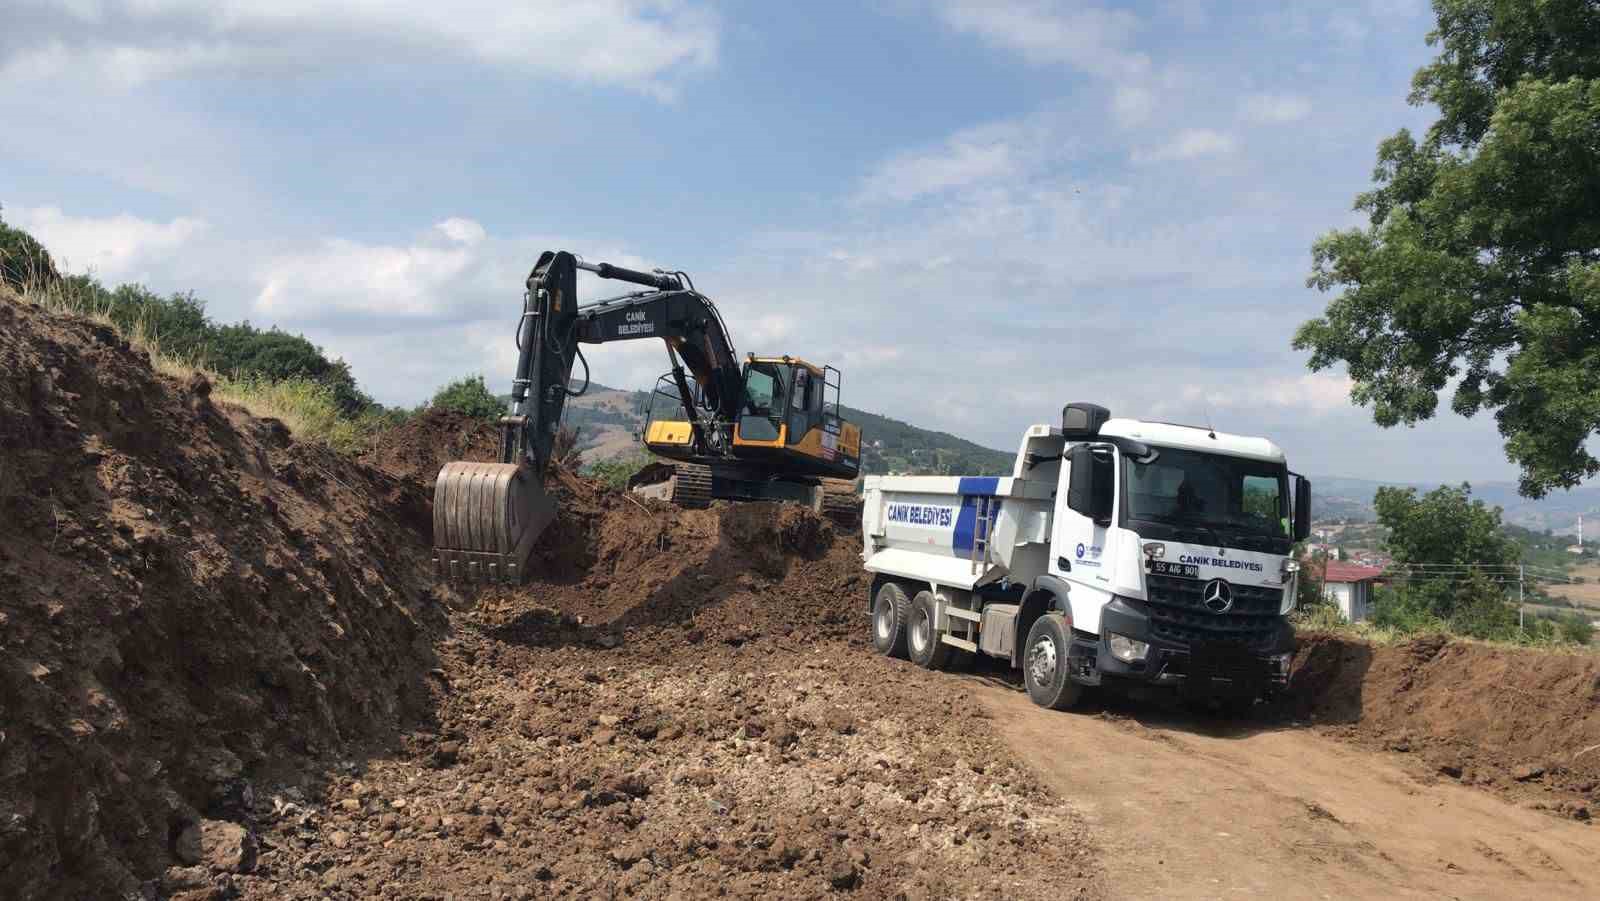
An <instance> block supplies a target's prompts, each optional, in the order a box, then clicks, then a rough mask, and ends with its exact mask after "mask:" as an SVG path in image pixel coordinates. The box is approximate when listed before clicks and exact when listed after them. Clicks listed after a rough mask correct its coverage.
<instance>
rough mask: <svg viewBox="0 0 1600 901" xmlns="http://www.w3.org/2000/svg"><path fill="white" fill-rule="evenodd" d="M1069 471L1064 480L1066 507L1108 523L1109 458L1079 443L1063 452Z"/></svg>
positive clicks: (1110, 477)
mask: <svg viewBox="0 0 1600 901" xmlns="http://www.w3.org/2000/svg"><path fill="white" fill-rule="evenodd" d="M1067 464H1068V465H1069V466H1070V467H1071V474H1070V475H1069V476H1068V482H1067V509H1069V510H1072V511H1073V512H1075V513H1081V514H1083V515H1084V516H1087V517H1089V518H1090V519H1092V520H1094V521H1095V522H1097V523H1099V524H1101V525H1109V524H1110V523H1111V505H1112V499H1113V497H1114V493H1113V492H1112V473H1113V472H1114V470H1113V468H1112V464H1111V457H1110V455H1109V454H1106V453H1104V452H1101V453H1096V452H1095V451H1094V450H1093V449H1092V448H1090V447H1088V446H1087V445H1083V444H1080V445H1078V446H1077V447H1074V448H1073V449H1072V450H1070V451H1068V452H1067Z"/></svg>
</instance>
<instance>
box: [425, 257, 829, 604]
mask: <svg viewBox="0 0 1600 901" xmlns="http://www.w3.org/2000/svg"><path fill="white" fill-rule="evenodd" d="M579 270H582V271H585V272H591V273H593V274H595V275H597V276H599V277H600V278H603V279H614V280H617V281H623V282H629V283H631V284H635V285H640V286H643V287H644V288H646V289H647V290H643V291H635V292H633V293H629V294H625V295H623V296H620V297H614V298H610V299H606V300H600V301H596V302H593V303H589V304H584V305H580V304H579V303H578V272H579ZM516 335H517V349H518V351H519V353H518V357H517V371H516V376H515V378H514V379H513V380H512V383H511V412H510V413H509V414H508V415H506V416H503V417H501V419H500V421H499V425H500V455H499V460H500V461H499V462H498V463H475V462H469V461H452V462H449V463H446V464H445V465H444V467H443V468H442V469H440V470H439V478H438V480H437V482H436V486H435V489H434V498H433V542H434V549H433V550H434V552H433V559H434V567H435V569H436V570H437V571H438V573H439V574H440V576H442V577H443V578H446V579H448V580H450V581H456V582H488V583H502V584H520V583H521V582H523V581H525V580H526V578H527V575H528V573H527V560H528V557H529V555H530V554H531V553H532V550H533V543H534V540H535V539H536V538H538V536H539V534H540V533H541V532H543V531H544V529H545V528H546V527H548V526H549V525H550V523H551V522H552V521H553V520H554V519H555V515H556V505H555V502H554V500H553V499H552V498H551V496H550V495H549V493H547V492H546V490H545V485H544V481H545V477H546V475H547V473H548V472H549V470H550V457H551V453H552V451H553V449H554V447H555V438H556V432H557V430H558V429H559V428H560V425H561V416H562V410H563V409H564V408H565V405H566V402H567V399H568V398H570V397H576V396H579V395H581V394H582V393H583V392H584V391H585V390H587V388H588V383H589V364H588V361H587V360H585V359H584V357H583V353H582V350H581V349H580V345H583V344H603V343H606V342H610V341H628V340H633V339H645V338H659V339H661V340H662V341H664V342H665V343H666V347H667V358H668V361H669V363H670V365H671V370H670V371H669V372H668V373H667V374H666V375H663V376H662V377H661V380H660V381H659V382H658V383H657V386H656V389H655V391H653V392H652V394H651V398H652V403H651V406H650V409H649V415H648V417H647V419H646V422H645V427H644V435H643V439H644V444H645V446H646V447H647V448H649V450H650V451H651V452H652V453H654V454H656V455H657V456H660V457H663V458H666V459H668V460H672V461H674V463H675V466H674V469H675V476H674V477H675V483H674V485H673V489H672V498H673V501H674V502H676V503H678V504H679V505H681V506H686V507H705V506H708V505H709V504H710V503H711V501H712V499H727V500H733V501H755V500H768V501H772V500H775V501H787V502H792V503H801V504H807V505H810V506H812V507H813V508H818V509H820V508H821V507H823V506H824V498H825V494H826V489H825V487H824V486H825V483H826V484H833V485H838V484H845V483H848V484H849V485H850V486H851V491H852V492H853V488H854V482H855V479H856V476H857V475H858V474H859V473H860V470H861V430H860V428H858V427H857V426H856V425H854V424H852V423H849V422H846V421H844V419H843V418H842V417H841V416H840V409H841V408H840V405H839V398H840V374H839V371H838V370H837V369H834V368H833V367H832V366H817V365H814V364H812V363H809V362H807V361H805V360H802V359H799V358H798V357H790V356H775V357H772V356H768V357H761V356H756V355H754V354H752V355H750V356H749V357H747V358H746V359H745V360H743V361H740V359H739V357H738V355H737V353H736V352H735V350H734V347H733V341H732V339H731V338H730V337H729V334H728V328H727V325H726V324H725V323H724V322H723V320H722V315H721V313H719V312H718V311H717V307H716V305H715V304H713V303H712V302H711V299H710V298H708V297H706V296H705V295H704V294H701V293H700V292H699V291H696V290H695V287H694V282H693V281H692V280H691V279H690V278H689V276H688V275H687V274H686V273H684V272H681V271H678V272H674V271H667V270H661V269H657V270H654V271H652V272H639V271H636V270H632V269H625V268H623V267H621V266H613V265H611V264H609V263H589V262H586V261H584V260H582V259H580V258H579V257H578V256H576V255H574V254H572V253H570V252H567V251H545V252H544V253H542V254H540V256H539V260H538V262H537V263H536V264H535V265H534V267H533V272H532V273H531V274H530V275H529V276H528V280H527V292H526V293H525V294H524V295H523V309H522V317H521V319H520V320H518V323H517V331H516ZM575 361H578V362H582V363H583V368H584V380H583V387H582V388H580V389H578V390H576V391H574V390H573V388H572V367H573V364H574V362H575ZM662 400H665V401H666V403H664V404H663V403H657V401H662Z"/></svg>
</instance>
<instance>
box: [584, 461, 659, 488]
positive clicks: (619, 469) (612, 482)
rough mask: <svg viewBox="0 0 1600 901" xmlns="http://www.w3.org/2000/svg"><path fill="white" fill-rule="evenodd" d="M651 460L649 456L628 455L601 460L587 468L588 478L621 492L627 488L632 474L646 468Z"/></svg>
mask: <svg viewBox="0 0 1600 901" xmlns="http://www.w3.org/2000/svg"><path fill="white" fill-rule="evenodd" d="M652 460H653V458H652V457H651V456H650V455H649V454H640V453H636V454H629V455H628V456H625V457H615V458H613V459H610V460H601V461H600V462H598V463H591V464H589V466H588V475H589V477H590V478H592V479H595V480H597V481H599V482H601V483H603V484H604V485H605V486H606V487H607V488H610V489H612V490H614V491H621V490H623V489H625V488H627V487H628V480H629V479H631V478H633V476H634V473H637V472H638V471H639V470H641V469H643V468H644V467H645V466H647V465H648V464H649V463H650V462H651V461H652Z"/></svg>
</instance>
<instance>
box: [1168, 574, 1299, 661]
mask: <svg viewBox="0 0 1600 901" xmlns="http://www.w3.org/2000/svg"><path fill="white" fill-rule="evenodd" d="M1144 578H1145V587H1146V588H1147V595H1148V597H1149V609H1150V632H1151V634H1152V635H1154V636H1155V637H1156V638H1159V639H1161V640H1163V641H1172V642H1178V643H1180V644H1185V645H1192V644H1194V643H1196V642H1201V641H1229V642H1239V643H1241V644H1244V645H1246V646H1248V647H1249V648H1251V649H1252V650H1258V651H1259V650H1266V649H1267V648H1268V647H1269V646H1270V645H1271V643H1272V639H1273V637H1274V634H1275V633H1276V631H1277V626H1278V620H1279V615H1278V610H1279V609H1280V607H1281V606H1282V603H1283V589H1282V588H1264V587H1260V586H1255V585H1235V584H1233V583H1231V582H1230V583H1228V587H1229V588H1231V589H1233V609H1231V610H1229V611H1228V612H1227V613H1222V614H1217V613H1212V612H1211V611H1210V610H1207V609H1206V607H1205V604H1204V602H1203V599H1202V596H1203V594H1204V592H1205V587H1206V581H1209V580H1206V581H1201V580H1196V579H1182V578H1177V577H1175V576H1157V575H1152V574H1150V573H1146V574H1145V577H1144Z"/></svg>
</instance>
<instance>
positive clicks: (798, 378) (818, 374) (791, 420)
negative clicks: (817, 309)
mask: <svg viewBox="0 0 1600 901" xmlns="http://www.w3.org/2000/svg"><path fill="white" fill-rule="evenodd" d="M839 385H840V378H839V370H837V369H835V368H833V367H832V366H815V365H813V364H811V363H808V362H806V361H805V360H801V359H799V358H797V357H787V356H784V357H757V356H754V355H752V356H751V357H750V358H749V359H748V360H746V361H745V364H744V399H743V402H742V406H741V407H740V409H739V418H738V422H737V423H735V425H734V430H733V455H734V456H735V457H737V458H739V459H742V460H770V461H774V462H781V463H782V464H784V466H785V469H786V471H788V472H793V473H798V474H802V475H807V476H815V477H828V478H836V479H854V478H855V477H856V475H857V474H858V473H859V472H860V470H861V430H860V429H859V428H858V427H856V426H855V425H853V424H851V423H848V422H845V421H844V419H843V418H842V417H841V416H840V415H839Z"/></svg>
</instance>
